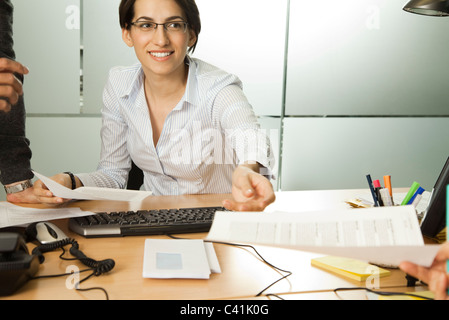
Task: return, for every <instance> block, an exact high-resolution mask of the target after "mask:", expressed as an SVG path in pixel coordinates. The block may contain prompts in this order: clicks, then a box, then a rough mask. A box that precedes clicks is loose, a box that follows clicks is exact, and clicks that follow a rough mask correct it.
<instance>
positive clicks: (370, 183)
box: [366, 174, 379, 207]
mask: <svg viewBox="0 0 449 320" xmlns="http://www.w3.org/2000/svg"><path fill="white" fill-rule="evenodd" d="M366 180H368V186H369V189H370V190H371V195H372V196H373V200H374V206H375V207H378V206H379V201H378V200H377V195H376V191H374V186H373V180H372V179H371V175H370V174H368V175H367V176H366Z"/></svg>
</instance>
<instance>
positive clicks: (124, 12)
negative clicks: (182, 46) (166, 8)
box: [119, 0, 201, 53]
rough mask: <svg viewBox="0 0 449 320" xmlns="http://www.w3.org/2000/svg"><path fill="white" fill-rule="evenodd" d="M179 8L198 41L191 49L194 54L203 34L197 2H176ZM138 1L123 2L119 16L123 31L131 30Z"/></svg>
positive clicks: (178, 0) (191, 0)
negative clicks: (201, 33)
mask: <svg viewBox="0 0 449 320" xmlns="http://www.w3.org/2000/svg"><path fill="white" fill-rule="evenodd" d="M174 1H175V2H176V3H177V4H178V6H180V7H181V9H182V11H183V12H184V14H185V16H186V19H187V23H188V25H189V29H191V30H192V31H193V32H194V33H195V36H196V41H195V43H194V44H193V46H191V47H190V48H189V52H190V53H193V52H194V51H195V48H196V45H197V43H198V37H199V35H200V32H201V19H200V12H199V10H198V7H197V5H196V3H195V0H174ZM135 3H136V0H121V3H120V7H119V16H120V27H121V28H122V29H128V30H129V29H130V28H131V23H132V19H133V18H134V14H135V13H134V4H135Z"/></svg>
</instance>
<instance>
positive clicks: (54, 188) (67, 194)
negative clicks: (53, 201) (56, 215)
mask: <svg viewBox="0 0 449 320" xmlns="http://www.w3.org/2000/svg"><path fill="white" fill-rule="evenodd" d="M34 174H35V175H36V177H37V178H39V179H40V180H41V181H42V182H43V183H44V184H45V185H46V186H47V188H48V189H49V190H50V191H51V192H52V193H53V195H55V196H56V197H60V198H63V199H72V200H114V201H130V202H131V201H142V200H143V199H145V198H146V197H149V196H151V192H150V191H137V190H123V189H109V188H94V187H81V188H78V189H75V190H71V189H69V188H66V187H64V186H62V185H60V184H59V183H57V182H56V181H54V180H52V179H50V178H48V177H46V176H44V175H42V174H40V173H37V172H34Z"/></svg>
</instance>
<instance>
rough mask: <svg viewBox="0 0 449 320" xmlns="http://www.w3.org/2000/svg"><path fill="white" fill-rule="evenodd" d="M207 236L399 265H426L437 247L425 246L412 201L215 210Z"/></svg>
mask: <svg viewBox="0 0 449 320" xmlns="http://www.w3.org/2000/svg"><path fill="white" fill-rule="evenodd" d="M207 239H209V240H212V241H224V242H234V243H251V244H260V245H268V246H277V247H284V248H290V249H297V250H301V251H308V252H314V253H319V254H325V255H332V256H338V257H346V258H352V259H358V260H361V261H365V262H371V263H374V264H378V265H388V266H398V265H399V264H400V263H401V262H402V261H410V262H413V263H416V264H420V265H423V266H426V267H428V266H430V265H431V264H432V262H433V259H434V258H435V255H436V253H437V251H438V249H439V246H434V245H430V246H425V245H424V241H423V238H422V234H421V230H420V227H419V224H418V219H417V216H416V213H415V209H414V208H413V207H412V206H396V207H378V208H368V209H364V210H347V209H346V210H335V211H322V212H309V213H304V212H301V213H282V212H272V213H263V212H258V213H255V212H248V213H243V212H238V213H236V212H217V213H216V214H215V218H214V222H213V224H212V228H211V230H210V232H209V235H208V237H207Z"/></svg>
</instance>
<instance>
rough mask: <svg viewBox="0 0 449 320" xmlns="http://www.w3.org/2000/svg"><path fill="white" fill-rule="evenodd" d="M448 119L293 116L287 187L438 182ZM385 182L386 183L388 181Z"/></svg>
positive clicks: (287, 142)
mask: <svg viewBox="0 0 449 320" xmlns="http://www.w3.org/2000/svg"><path fill="white" fill-rule="evenodd" d="M448 137H449V119H448V118H287V119H285V121H284V146H283V158H282V181H281V183H282V190H284V191H286V190H316V189H322V190H326V189H355V188H368V185H367V182H366V175H367V174H371V175H372V178H373V179H381V181H383V178H382V177H383V176H384V175H391V176H392V183H393V186H394V187H409V186H411V184H412V183H413V182H414V181H417V182H419V183H420V184H421V185H422V186H423V187H424V188H425V189H426V190H429V191H430V190H431V189H432V187H433V186H434V184H435V182H436V179H437V178H438V174H439V173H440V171H441V169H442V168H443V166H444V163H445V162H446V159H447V157H448V155H449V152H448V150H449V139H448ZM382 184H383V183H382Z"/></svg>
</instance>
